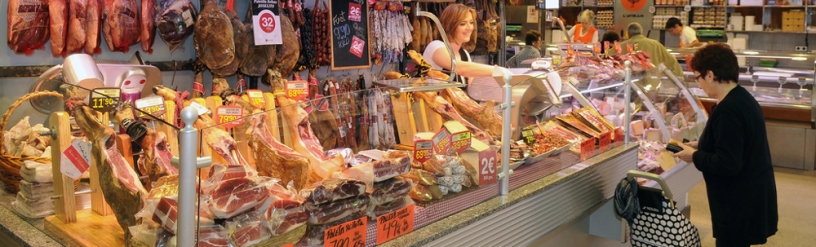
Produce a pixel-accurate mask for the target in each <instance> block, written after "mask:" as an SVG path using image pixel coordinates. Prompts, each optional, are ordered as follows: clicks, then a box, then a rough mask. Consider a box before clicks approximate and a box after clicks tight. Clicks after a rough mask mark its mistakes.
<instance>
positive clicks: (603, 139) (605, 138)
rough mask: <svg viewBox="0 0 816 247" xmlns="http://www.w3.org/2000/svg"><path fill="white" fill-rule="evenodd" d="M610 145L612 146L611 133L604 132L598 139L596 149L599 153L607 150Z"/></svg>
mask: <svg viewBox="0 0 816 247" xmlns="http://www.w3.org/2000/svg"><path fill="white" fill-rule="evenodd" d="M610 144H612V131H607V132H604V133H603V134H601V136H600V137H598V149H599V150H600V152H601V153H603V152H606V151H607V150H609V149H610V148H611V147H612V146H611V145H610Z"/></svg>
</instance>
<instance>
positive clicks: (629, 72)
mask: <svg viewBox="0 0 816 247" xmlns="http://www.w3.org/2000/svg"><path fill="white" fill-rule="evenodd" d="M623 65H624V66H626V81H624V82H623V87H624V89H623V104H624V107H623V112H624V120H623V125H626V127H624V128H623V136H624V137H623V144H629V131H630V128H631V126H630V124H629V123H630V122H631V116H630V115H631V114H632V113H631V111H630V110H629V107H630V106H631V104H629V101H631V98H630V96H629V93H630V91H629V84H631V83H632V68H631V67H632V62H631V61H626V62H624V63H623Z"/></svg>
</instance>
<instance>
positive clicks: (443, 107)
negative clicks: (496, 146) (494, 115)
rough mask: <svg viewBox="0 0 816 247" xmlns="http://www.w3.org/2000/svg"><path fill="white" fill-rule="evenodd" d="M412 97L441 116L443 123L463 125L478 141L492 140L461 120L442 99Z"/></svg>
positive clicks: (438, 97)
mask: <svg viewBox="0 0 816 247" xmlns="http://www.w3.org/2000/svg"><path fill="white" fill-rule="evenodd" d="M413 95H414V98H419V99H423V100H425V103H427V104H428V106H430V107H431V109H432V110H433V111H435V112H436V113H439V115H442V118H444V119H445V121H459V122H461V123H462V124H464V125H465V127H467V128H468V129H469V130H470V131H471V134H472V135H473V137H475V138H478V139H487V140H493V138H492V137H491V136H490V134H489V133H487V132H485V131H483V130H481V129H479V128H476V126H474V125H473V124H471V123H470V122H468V121H467V120H465V118H463V117H462V116H461V115H459V113H458V112H456V111H455V110H454V107H453V105H451V103H448V101H447V100H445V99H443V98H442V97H440V96H438V95H435V94H431V93H425V92H414V93H413Z"/></svg>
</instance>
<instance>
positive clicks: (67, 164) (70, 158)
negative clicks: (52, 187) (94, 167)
mask: <svg viewBox="0 0 816 247" xmlns="http://www.w3.org/2000/svg"><path fill="white" fill-rule="evenodd" d="M61 157H62V159H60V172H62V174H65V176H68V177H70V178H73V179H78V178H79V177H81V176H82V173H85V171H87V170H88V168H90V167H91V166H90V163H91V143H90V142H86V141H82V140H81V139H74V140H73V141H72V142H71V145H70V146H68V148H66V149H65V150H63V151H62V154H61Z"/></svg>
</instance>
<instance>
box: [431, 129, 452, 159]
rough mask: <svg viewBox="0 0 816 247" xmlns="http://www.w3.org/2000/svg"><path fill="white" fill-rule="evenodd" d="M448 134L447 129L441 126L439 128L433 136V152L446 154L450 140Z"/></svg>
mask: <svg viewBox="0 0 816 247" xmlns="http://www.w3.org/2000/svg"><path fill="white" fill-rule="evenodd" d="M450 139H451V138H450V134H448V130H446V129H445V128H442V129H441V130H439V132H438V133H436V135H434V137H433V144H434V147H433V149H434V152H436V153H438V154H447V153H448V149H450V147H451V143H450V142H451V140H450Z"/></svg>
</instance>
